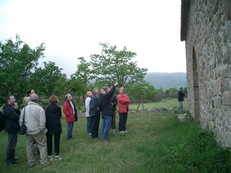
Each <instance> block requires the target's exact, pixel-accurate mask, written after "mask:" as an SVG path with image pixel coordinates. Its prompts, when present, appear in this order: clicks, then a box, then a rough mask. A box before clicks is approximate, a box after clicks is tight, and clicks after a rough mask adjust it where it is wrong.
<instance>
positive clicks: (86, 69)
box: [68, 57, 94, 109]
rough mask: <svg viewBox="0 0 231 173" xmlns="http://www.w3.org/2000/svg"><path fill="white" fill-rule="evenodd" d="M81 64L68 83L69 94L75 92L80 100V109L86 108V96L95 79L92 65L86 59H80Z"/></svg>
mask: <svg viewBox="0 0 231 173" xmlns="http://www.w3.org/2000/svg"><path fill="white" fill-rule="evenodd" d="M78 60H79V61H80V64H78V65H77V71H76V72H75V73H74V74H73V75H71V79H70V80H69V81H68V87H69V92H74V93H75V94H76V95H78V96H79V98H81V100H80V99H78V100H77V101H76V103H77V105H78V108H79V109H81V107H84V101H85V94H86V90H87V89H88V85H89V84H90V83H89V82H90V80H91V79H93V78H94V77H93V76H92V74H91V70H90V63H89V62H87V61H86V60H85V58H84V57H79V58H78Z"/></svg>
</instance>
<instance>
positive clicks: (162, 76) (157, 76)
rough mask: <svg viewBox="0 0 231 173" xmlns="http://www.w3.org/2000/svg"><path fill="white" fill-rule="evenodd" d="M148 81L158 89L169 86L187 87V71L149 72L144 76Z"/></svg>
mask: <svg viewBox="0 0 231 173" xmlns="http://www.w3.org/2000/svg"><path fill="white" fill-rule="evenodd" d="M144 79H145V80H146V81H147V82H149V83H150V84H151V85H153V86H154V87H155V88H156V89H159V88H163V89H164V90H166V89H169V88H177V89H178V88H180V87H187V79H186V73H183V72H182V73H180V72H174V73H158V72H149V73H147V74H146V75H145V78H144Z"/></svg>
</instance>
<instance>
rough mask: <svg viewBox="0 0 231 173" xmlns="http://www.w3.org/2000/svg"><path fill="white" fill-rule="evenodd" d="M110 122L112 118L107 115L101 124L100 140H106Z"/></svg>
mask: <svg viewBox="0 0 231 173" xmlns="http://www.w3.org/2000/svg"><path fill="white" fill-rule="evenodd" d="M111 120H112V117H111V116H110V115H107V116H105V117H104V119H103V124H102V139H103V140H106V139H107V136H108V132H109V130H110V128H111Z"/></svg>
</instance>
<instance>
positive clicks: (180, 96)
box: [174, 87, 185, 113]
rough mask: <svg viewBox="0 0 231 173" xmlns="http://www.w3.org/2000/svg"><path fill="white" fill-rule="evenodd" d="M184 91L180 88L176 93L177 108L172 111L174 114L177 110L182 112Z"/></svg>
mask: <svg viewBox="0 0 231 173" xmlns="http://www.w3.org/2000/svg"><path fill="white" fill-rule="evenodd" d="M184 96H185V94H184V90H183V87H180V90H179V91H178V102H179V105H178V107H177V108H176V109H175V110H174V112H175V113H176V111H178V110H179V109H181V110H182V111H183V101H184Z"/></svg>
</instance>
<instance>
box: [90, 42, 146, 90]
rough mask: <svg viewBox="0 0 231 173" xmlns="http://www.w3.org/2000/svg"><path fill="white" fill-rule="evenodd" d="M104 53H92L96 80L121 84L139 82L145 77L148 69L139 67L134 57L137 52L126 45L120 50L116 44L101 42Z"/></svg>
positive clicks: (93, 71)
mask: <svg viewBox="0 0 231 173" xmlns="http://www.w3.org/2000/svg"><path fill="white" fill-rule="evenodd" d="M100 46H102V53H101V54H100V55H99V54H92V55H91V56H90V57H91V61H90V64H91V67H92V74H94V76H95V78H96V81H98V82H100V83H107V84H110V85H112V84H113V83H114V82H115V81H118V83H119V84H120V85H121V86H126V85H128V84H132V83H135V82H138V81H140V80H142V79H143V78H144V75H145V74H146V71H147V69H146V68H139V67H138V66H137V63H136V62H135V61H132V58H134V57H135V56H136V53H134V52H131V51H128V50H127V48H126V47H124V48H123V50H120V51H118V50H117V47H116V46H110V45H109V44H106V43H100Z"/></svg>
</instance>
